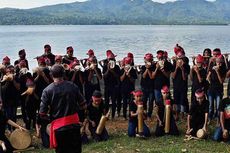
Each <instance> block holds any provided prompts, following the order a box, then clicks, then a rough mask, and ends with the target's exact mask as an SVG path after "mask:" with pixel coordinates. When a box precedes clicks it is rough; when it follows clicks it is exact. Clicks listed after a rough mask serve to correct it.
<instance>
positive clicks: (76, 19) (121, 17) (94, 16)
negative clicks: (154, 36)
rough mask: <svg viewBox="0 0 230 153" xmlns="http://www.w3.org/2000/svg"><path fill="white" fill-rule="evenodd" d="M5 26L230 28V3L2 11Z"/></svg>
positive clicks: (117, 0) (132, 0)
mask: <svg viewBox="0 0 230 153" xmlns="http://www.w3.org/2000/svg"><path fill="white" fill-rule="evenodd" d="M0 24H1V25H18V24H20V25H28V24H30V25H35V24H43V25H46V24H230V0H216V1H215V2H208V1H206V0H178V1H176V2H167V3H164V4H162V3H157V2H153V1H152V0H89V1H86V2H74V3H68V4H58V5H51V6H44V7H38V8H33V9H13V8H4V9H0Z"/></svg>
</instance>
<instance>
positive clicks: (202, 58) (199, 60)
mask: <svg viewBox="0 0 230 153" xmlns="http://www.w3.org/2000/svg"><path fill="white" fill-rule="evenodd" d="M196 62H197V63H203V62H204V57H203V56H201V55H200V54H199V55H198V56H197V57H196Z"/></svg>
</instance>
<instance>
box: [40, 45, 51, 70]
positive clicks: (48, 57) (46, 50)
mask: <svg viewBox="0 0 230 153" xmlns="http://www.w3.org/2000/svg"><path fill="white" fill-rule="evenodd" d="M40 57H43V58H44V59H45V60H46V62H47V65H48V66H52V65H54V64H55V55H54V54H53V53H52V52H51V46H50V45H48V44H46V45H45V46H44V54H43V55H41V56H40Z"/></svg>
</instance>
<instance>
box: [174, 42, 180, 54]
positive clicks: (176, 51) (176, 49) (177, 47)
mask: <svg viewBox="0 0 230 153" xmlns="http://www.w3.org/2000/svg"><path fill="white" fill-rule="evenodd" d="M181 51H182V48H181V47H180V46H179V45H178V44H176V46H175V47H174V53H175V54H176V55H177V54H178V52H181Z"/></svg>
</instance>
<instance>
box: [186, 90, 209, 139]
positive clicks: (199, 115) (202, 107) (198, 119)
mask: <svg viewBox="0 0 230 153" xmlns="http://www.w3.org/2000/svg"><path fill="white" fill-rule="evenodd" d="M195 96H196V100H195V102H194V103H193V104H192V106H191V109H190V111H189V114H188V117H187V128H188V129H187V131H186V134H187V135H192V136H196V133H197V131H198V130H199V129H203V130H204V131H207V125H208V124H207V123H208V108H209V102H208V100H206V99H205V93H204V91H203V90H202V89H198V90H197V91H196V93H195Z"/></svg>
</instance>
